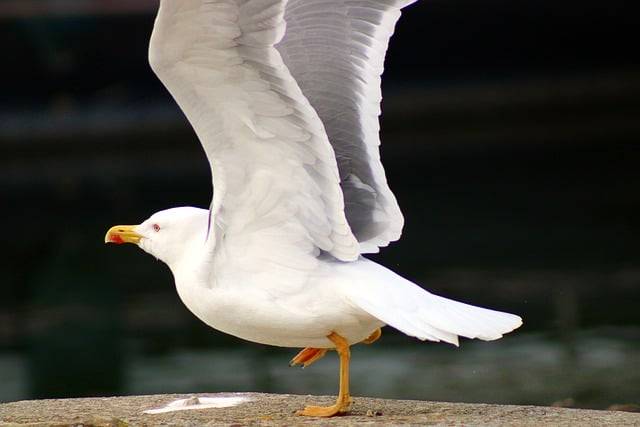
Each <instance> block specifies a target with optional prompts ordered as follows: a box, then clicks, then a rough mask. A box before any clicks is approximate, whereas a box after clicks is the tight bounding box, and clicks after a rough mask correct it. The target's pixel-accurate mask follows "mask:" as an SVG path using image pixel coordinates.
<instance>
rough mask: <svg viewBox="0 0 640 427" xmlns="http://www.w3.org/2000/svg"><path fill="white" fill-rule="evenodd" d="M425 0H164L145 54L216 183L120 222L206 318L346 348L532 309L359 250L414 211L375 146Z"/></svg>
mask: <svg viewBox="0 0 640 427" xmlns="http://www.w3.org/2000/svg"><path fill="white" fill-rule="evenodd" d="M413 1H415V0H289V1H287V0H160V9H159V12H158V16H157V18H156V21H155V26H154V29H153V34H152V37H151V46H150V52H149V59H150V63H151V66H152V68H153V70H154V71H155V73H156V74H157V75H158V77H159V78H160V80H161V81H162V82H163V83H164V85H165V86H166V87H167V89H168V90H169V92H170V93H171V94H172V95H173V97H174V98H175V100H176V101H177V103H178V105H179V106H180V107H181V109H182V110H183V111H184V113H185V115H186V116H187V118H188V120H189V122H190V123H191V125H192V126H193V128H194V130H195V132H196V134H197V135H198V137H199V139H200V142H201V143H202V145H203V147H204V150H205V152H206V155H207V158H208V159H209V163H210V166H211V171H212V175H213V182H214V187H215V189H214V195H213V200H212V203H211V206H210V209H209V210H204V209H197V208H192V207H180V208H173V209H168V210H164V211H161V212H158V213H156V214H154V215H153V216H151V217H150V218H149V219H147V220H146V221H144V222H143V223H141V224H139V225H135V226H116V227H113V228H111V229H110V230H109V231H108V232H107V235H106V237H105V241H107V242H114V243H125V242H129V243H135V244H137V245H138V246H140V247H141V248H142V249H143V250H145V251H146V252H148V253H150V254H151V255H154V256H155V257H156V258H158V259H160V260H161V261H163V262H165V263H166V264H167V265H168V266H169V267H170V269H171V271H172V273H173V275H174V279H175V283H176V288H177V291H178V295H179V296H180V298H181V299H182V301H183V302H184V304H185V305H186V306H187V307H188V308H189V310H191V311H192V312H193V313H194V314H195V315H196V316H197V317H198V318H199V319H200V320H202V321H203V322H205V323H206V324H208V325H209V326H211V327H213V328H215V329H218V330H220V331H223V332H226V333H228V334H231V335H235V336H237V337H240V338H243V339H245V340H249V341H254V342H258V343H262V344H268V345H273V346H282V347H304V348H305V349H304V350H302V351H301V352H300V353H299V354H298V355H297V356H296V357H294V359H293V360H292V364H303V365H305V366H306V365H309V364H311V363H313V362H314V361H316V360H317V359H319V358H320V357H322V356H323V355H324V354H325V352H326V351H327V349H335V350H337V352H338V354H339V357H340V390H339V395H338V398H337V401H336V403H335V404H334V405H332V406H329V407H318V406H309V407H306V408H305V409H304V410H302V411H300V412H299V413H300V414H301V415H310V416H332V415H335V414H338V413H344V412H347V411H348V409H349V406H350V404H351V397H350V396H349V358H350V356H349V354H350V353H349V346H351V345H353V344H356V343H359V342H366V343H370V342H373V341H375V340H376V339H377V338H378V337H379V336H380V328H381V327H382V326H384V325H385V324H386V325H390V326H392V327H394V328H396V329H398V330H400V331H402V332H404V333H405V334H407V335H410V336H412V337H417V338H419V339H421V340H429V341H436V342H437V341H445V342H448V343H451V344H454V345H458V336H462V337H467V338H479V339H482V340H495V339H498V338H500V337H502V335H503V334H505V333H507V332H510V331H512V330H513V329H515V328H517V327H519V326H520V325H521V324H522V321H521V319H520V317H518V316H515V315H512V314H508V313H502V312H498V311H492V310H488V309H483V308H479V307H474V306H471V305H467V304H463V303H460V302H456V301H452V300H449V299H446V298H442V297H439V296H436V295H433V294H431V293H429V292H427V291H426V290H423V289H422V288H421V287H419V286H418V285H416V284H414V283H412V282H410V281H408V280H406V279H404V278H402V277H400V276H399V275H397V274H395V273H393V272H392V271H390V270H388V269H386V268H385V267H383V266H381V265H378V264H376V263H374V262H372V261H370V260H368V259H366V258H364V257H363V256H362V254H366V253H373V252H377V251H378V250H379V247H382V246H387V245H388V244H389V243H390V242H392V241H395V240H397V239H398V238H399V237H400V233H401V230H402V227H403V221H404V220H403V217H402V214H401V213H400V209H399V208H398V204H397V202H396V199H395V197H394V195H393V194H392V192H391V191H390V189H389V187H388V185H387V182H386V178H385V173H384V170H383V168H382V164H381V162H380V154H379V150H378V146H379V144H380V140H379V135H378V134H379V122H378V116H379V115H380V101H381V90H380V76H381V74H382V71H383V64H384V57H385V53H386V50H387V45H388V42H389V38H390V37H391V35H392V33H393V31H394V27H395V24H396V22H397V20H398V18H399V17H400V9H401V8H402V7H404V6H406V5H409V4H410V3H413Z"/></svg>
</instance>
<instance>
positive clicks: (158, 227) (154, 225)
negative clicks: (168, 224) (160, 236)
mask: <svg viewBox="0 0 640 427" xmlns="http://www.w3.org/2000/svg"><path fill="white" fill-rule="evenodd" d="M153 231H155V232H156V233H157V232H158V231H160V226H159V225H158V224H153Z"/></svg>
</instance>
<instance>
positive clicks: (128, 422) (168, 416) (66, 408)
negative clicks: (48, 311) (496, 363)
mask: <svg viewBox="0 0 640 427" xmlns="http://www.w3.org/2000/svg"><path fill="white" fill-rule="evenodd" d="M197 396H200V397H203V396H246V397H249V398H251V399H252V401H250V402H247V403H243V404H240V405H238V406H235V407H231V408H217V409H198V410H188V411H176V412H171V413H164V414H157V415H149V414H145V413H144V411H146V410H149V409H155V408H158V407H162V406H164V405H166V404H167V403H169V402H171V401H174V400H176V399H180V398H185V397H189V396H188V395H156V396H131V397H112V398H92V399H64V400H32V401H23V402H13V403H6V404H2V405H0V426H2V427H6V426H38V427H40V426H67V425H69V426H80V425H82V426H118V427H120V426H174V425H175V426H212V425H227V426H250V425H344V426H355V425H367V424H375V425H447V426H451V425H456V426H460V425H513V426H544V425H547V426H590V425H593V426H640V414H637V413H628V412H618V411H593V410H580V409H564V408H549V407H536V406H506V405H485V404H463V403H444V402H424V401H411V400H385V399H370V398H365V397H356V398H355V402H354V405H353V407H352V413H351V414H350V415H347V416H342V417H336V418H331V419H317V418H316V419H314V418H304V417H299V416H297V415H295V413H294V412H295V411H296V410H297V409H300V408H302V407H303V406H305V405H306V404H330V403H332V401H333V398H331V397H326V396H324V397H318V396H295V395H275V394H259V393H238V394H228V393H227V394H198V395H197Z"/></svg>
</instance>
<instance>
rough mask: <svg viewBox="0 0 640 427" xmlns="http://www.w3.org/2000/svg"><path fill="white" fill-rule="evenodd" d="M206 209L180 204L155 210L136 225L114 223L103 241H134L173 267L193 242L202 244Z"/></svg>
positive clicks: (205, 233)
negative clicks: (158, 210) (179, 205)
mask: <svg viewBox="0 0 640 427" xmlns="http://www.w3.org/2000/svg"><path fill="white" fill-rule="evenodd" d="M208 222H209V211H208V210H206V209H198V208H193V207H180V208H172V209H167V210H163V211H160V212H156V213H154V214H153V215H151V217H149V219H147V220H145V221H144V222H142V223H140V224H138V225H116V226H114V227H111V228H110V229H109V231H107V234H106V235H105V237H104V241H105V243H115V244H123V243H133V244H136V245H138V246H139V247H140V248H141V249H142V250H144V251H145V252H147V253H149V254H151V255H153V256H154V257H156V258H157V259H159V260H160V261H162V262H164V263H165V264H167V265H169V267H172V266H175V265H176V264H177V263H179V262H180V261H181V260H182V259H183V258H184V256H185V255H187V253H188V252H189V249H191V248H192V247H193V244H197V243H200V244H204V242H205V240H206V237H207V227H208Z"/></svg>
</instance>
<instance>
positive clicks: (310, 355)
mask: <svg viewBox="0 0 640 427" xmlns="http://www.w3.org/2000/svg"><path fill="white" fill-rule="evenodd" d="M325 354H327V349H326V348H313V347H307V348H305V349H303V350H302V351H301V352H300V353H298V354H296V355H295V357H294V358H293V359H291V362H289V366H296V365H302V367H303V368H306V367H307V366H309V365H311V364H312V363H314V362H315V361H317V360H319V359H322V358H323V357H324V355H325Z"/></svg>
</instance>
